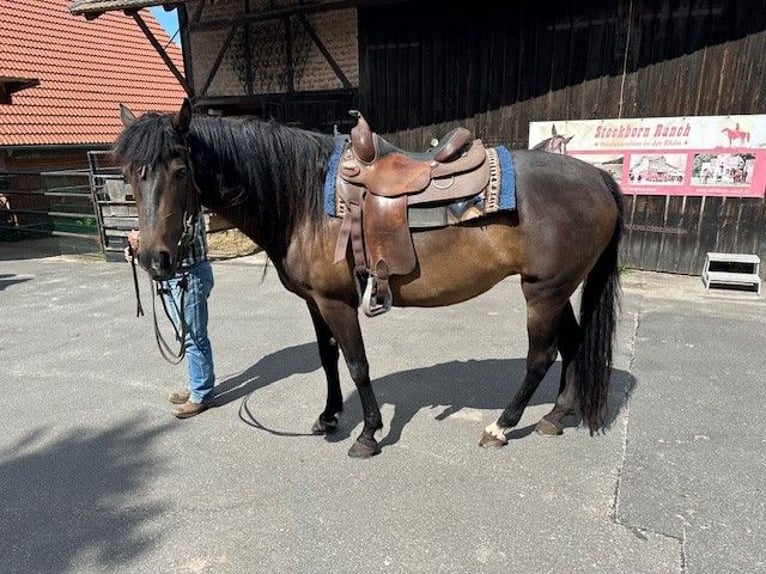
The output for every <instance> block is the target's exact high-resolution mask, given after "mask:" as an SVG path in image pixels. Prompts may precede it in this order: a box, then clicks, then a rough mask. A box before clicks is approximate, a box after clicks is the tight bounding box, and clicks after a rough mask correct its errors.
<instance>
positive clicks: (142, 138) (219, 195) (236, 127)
mask: <svg viewBox="0 0 766 574" xmlns="http://www.w3.org/2000/svg"><path fill="white" fill-rule="evenodd" d="M171 118H172V116H170V115H167V114H157V113H153V112H150V113H147V114H144V115H143V116H141V118H140V119H139V120H138V121H136V122H135V123H134V124H132V125H131V126H129V127H128V128H126V129H125V130H124V131H123V132H122V134H121V135H120V137H119V138H118V139H117V141H116V142H115V145H114V148H113V153H114V155H115V156H116V157H117V158H119V160H120V161H121V162H122V163H123V164H130V165H149V166H156V165H158V164H161V163H165V162H167V161H168V160H170V159H172V158H173V157H178V156H179V154H182V153H184V151H185V150H184V148H183V141H182V140H180V138H179V136H178V134H177V132H176V131H175V129H174V127H173V125H172V122H171ZM186 143H187V145H188V147H189V149H190V151H191V155H192V163H193V166H194V171H195V180H196V182H197V185H198V187H199V188H200V191H201V194H202V203H203V205H206V206H207V207H209V208H210V209H212V210H214V211H219V210H220V211H222V212H223V215H224V216H231V215H235V216H240V217H236V218H234V217H232V218H231V219H238V220H240V221H242V220H244V221H246V222H251V223H252V224H253V225H254V226H257V228H258V234H259V235H261V236H263V239H264V240H266V241H269V242H271V244H272V246H273V247H274V248H275V249H280V248H286V246H287V243H288V242H289V238H290V236H291V234H292V231H293V229H294V227H295V226H296V225H300V224H301V223H303V222H308V223H311V224H313V225H314V227H317V228H318V227H319V225H318V224H319V222H320V221H322V219H323V217H324V199H323V193H322V192H323V188H324V177H325V175H326V173H327V170H328V167H329V159H330V155H331V153H332V149H333V138H332V137H331V136H328V135H322V134H319V133H315V132H310V131H306V130H302V129H297V128H292V127H288V126H285V125H282V124H279V123H278V122H275V121H264V120H261V119H258V118H254V117H214V116H205V115H195V116H194V117H193V119H192V123H191V127H190V130H189V134H188V136H187V140H186ZM244 231H247V230H244Z"/></svg>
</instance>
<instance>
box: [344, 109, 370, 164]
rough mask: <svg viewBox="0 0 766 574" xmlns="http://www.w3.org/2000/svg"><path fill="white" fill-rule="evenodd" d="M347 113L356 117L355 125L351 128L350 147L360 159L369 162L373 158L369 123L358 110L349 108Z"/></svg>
mask: <svg viewBox="0 0 766 574" xmlns="http://www.w3.org/2000/svg"><path fill="white" fill-rule="evenodd" d="M348 113H349V115H350V116H352V117H355V118H356V125H355V126H354V127H353V128H352V129H351V147H352V149H353V150H354V152H355V153H356V156H357V157H358V158H359V159H360V160H361V161H363V162H366V163H370V162H371V161H372V160H374V159H375V142H374V141H373V138H372V130H371V129H370V124H368V123H367V120H365V119H364V116H363V115H362V112H360V111H359V110H349V112H348Z"/></svg>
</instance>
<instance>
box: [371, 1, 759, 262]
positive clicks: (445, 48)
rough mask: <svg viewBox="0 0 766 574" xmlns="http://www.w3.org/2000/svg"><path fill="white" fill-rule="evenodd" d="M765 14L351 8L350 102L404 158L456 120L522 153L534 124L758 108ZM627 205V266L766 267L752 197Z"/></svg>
mask: <svg viewBox="0 0 766 574" xmlns="http://www.w3.org/2000/svg"><path fill="white" fill-rule="evenodd" d="M764 8H765V6H764V5H763V3H762V2H761V1H760V0H595V1H588V2H579V1H577V2H575V1H573V2H561V1H555V0H535V1H530V0H515V1H513V2H502V3H501V2H474V3H460V4H457V5H454V6H451V5H447V4H445V3H442V2H436V1H433V0H425V1H418V2H406V3H399V4H394V5H386V6H370V7H360V8H359V34H360V39H359V44H360V94H359V99H360V107H361V109H362V110H363V111H364V112H365V114H366V116H367V117H368V119H369V121H370V123H371V125H372V126H373V128H374V129H375V130H376V131H379V132H381V133H385V134H386V135H387V137H388V138H389V139H391V140H392V141H394V142H395V143H397V144H398V145H400V146H402V147H408V148H410V149H414V150H417V149H424V148H425V147H426V146H427V145H428V142H429V141H430V140H431V138H433V137H439V136H440V135H442V134H443V133H445V132H446V131H447V130H449V129H450V128H452V127H455V126H457V125H463V126H466V127H468V128H470V129H472V130H473V131H474V132H475V133H476V135H477V137H480V138H482V139H483V140H484V141H485V142H487V143H491V144H496V143H503V144H506V145H509V146H510V147H512V148H526V147H527V146H528V141H527V138H528V129H529V122H531V121H544V120H575V119H598V118H620V117H623V118H630V117H651V116H694V115H728V114H756V113H758V114H761V113H764V112H766V94H765V93H764V90H763V87H762V86H764V85H766V66H764V65H763V58H764V55H766V10H764ZM627 208H628V210H627V223H628V228H627V234H626V241H625V243H624V247H623V264H624V265H625V266H627V267H631V268H638V269H648V270H656V271H664V272H671V273H684V274H699V273H700V272H701V269H702V264H703V262H704V258H705V253H706V252H708V251H724V252H745V253H758V254H760V255H761V258H762V259H764V260H766V232H765V231H764V229H766V202H765V201H764V199H763V198H759V199H752V198H736V197H730V198H718V197H674V196H635V197H634V196H629V197H628V202H627ZM763 267H764V268H766V266H763ZM764 272H765V273H766V270H765V271H764Z"/></svg>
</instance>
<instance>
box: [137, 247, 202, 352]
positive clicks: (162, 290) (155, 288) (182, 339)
mask: <svg viewBox="0 0 766 574" xmlns="http://www.w3.org/2000/svg"><path fill="white" fill-rule="evenodd" d="M128 253H129V254H130V256H131V258H130V266H131V269H132V271H133V289H134V291H135V293H136V317H141V316H142V315H144V308H143V306H142V305H141V292H140V289H139V287H138V273H137V271H136V258H135V254H134V253H133V248H132V247H131V246H130V245H128ZM178 286H179V288H180V289H181V297H180V303H181V304H180V305H179V306H176V303H175V301H174V300H173V298H172V297H171V302H172V304H173V305H174V306H176V316H177V317H178V318H179V322H180V323H181V331H180V332H179V330H178V325H176V322H175V321H174V320H173V317H172V315H171V314H170V311H169V309H168V306H167V302H166V299H165V296H166V295H170V289H168V288H166V287H163V286H162V285H161V283H160V282H159V281H153V280H152V279H151V278H149V289H150V290H151V292H152V320H153V323H154V338H155V340H156V341H157V347H158V348H159V349H160V354H161V355H162V358H163V359H165V360H166V361H167V362H168V363H170V364H171V365H177V364H178V363H180V362H181V361H182V360H183V358H184V357H185V356H186V317H185V316H184V301H185V299H186V289H187V287H188V278H187V276H186V275H184V276H183V278H182V279H181V280H180V281H179V284H178ZM157 296H159V297H160V300H161V301H162V309H163V310H164V312H165V317H167V318H168V320H169V321H170V324H171V325H173V332H174V333H175V336H176V341H178V342H179V343H180V348H179V349H178V351H173V350H172V349H171V348H170V345H169V344H168V342H167V341H166V340H165V338H164V337H163V336H162V333H161V332H160V326H159V322H158V321H157V306H156V303H155V300H156V298H157ZM178 307H180V309H179V308H178Z"/></svg>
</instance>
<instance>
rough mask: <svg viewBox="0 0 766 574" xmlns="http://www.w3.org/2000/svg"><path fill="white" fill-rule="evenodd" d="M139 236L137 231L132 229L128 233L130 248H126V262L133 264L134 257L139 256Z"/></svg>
mask: <svg viewBox="0 0 766 574" xmlns="http://www.w3.org/2000/svg"><path fill="white" fill-rule="evenodd" d="M138 243H139V234H138V230H137V229H131V230H130V233H128V246H127V247H126V248H125V261H127V262H128V263H132V262H133V256H134V255H136V254H138Z"/></svg>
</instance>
